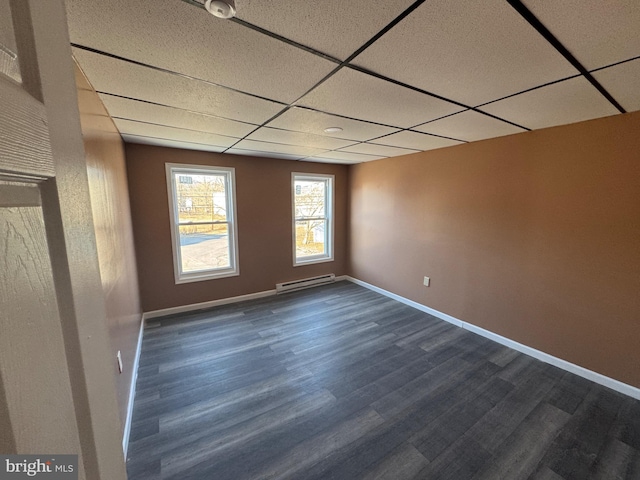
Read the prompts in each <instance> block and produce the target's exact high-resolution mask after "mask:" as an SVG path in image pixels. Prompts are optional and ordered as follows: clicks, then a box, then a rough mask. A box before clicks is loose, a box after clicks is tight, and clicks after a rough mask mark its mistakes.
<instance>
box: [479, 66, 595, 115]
mask: <svg viewBox="0 0 640 480" xmlns="http://www.w3.org/2000/svg"><path fill="white" fill-rule="evenodd" d="M582 76H583V75H582V74H580V73H576V74H575V75H571V76H570V77H565V78H560V79H558V80H553V81H551V82H547V83H543V84H542V85H538V86H536V87H531V88H527V89H526V90H522V91H521V92H517V93H512V94H511V95H506V96H504V97H500V98H496V99H495V100H489V101H488V102H484V103H481V104H479V105H476V107H475V108H482V107H486V106H487V105H490V104H492V103H496V102H500V101H502V100H507V99H508V98H513V97H517V96H518V95H522V94H524V93H529V92H533V91H535V90H538V89H540V88H544V87H550V86H551V85H555V84H557V83H562V82H566V81H567V80H573V79H575V78H579V77H582Z"/></svg>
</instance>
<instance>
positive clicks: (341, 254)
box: [125, 143, 348, 312]
mask: <svg viewBox="0 0 640 480" xmlns="http://www.w3.org/2000/svg"><path fill="white" fill-rule="evenodd" d="M125 147H126V157H127V169H128V176H129V192H130V195H131V209H132V214H133V226H134V233H135V242H136V253H137V258H138V272H139V276H140V295H141V299H142V308H143V310H144V311H145V312H149V311H153V310H160V309H164V308H169V307H177V306H182V305H191V304H194V303H201V302H207V301H211V300H218V299H223V298H228V297H235V296H238V295H246V294H250V293H255V292H262V291H266V290H273V289H274V288H275V284H276V283H278V282H286V281H290V280H297V279H300V278H307V277H310V276H314V275H320V274H325V273H335V274H336V275H344V274H345V273H346V262H347V259H346V243H347V233H346V232H347V223H346V219H347V172H348V169H347V167H346V166H344V165H330V164H319V163H309V162H296V161H291V160H277V159H270V158H258V157H246V156H241V155H222V154H217V153H208V152H198V151H192V150H180V149H173V148H163V147H154V146H148V145H138V144H129V143H127V144H126V145H125ZM166 163H185V164H194V165H215V166H220V167H234V168H235V175H236V203H237V221H238V257H239V266H240V275H239V276H236V277H228V278H221V279H215V280H207V281H202V282H192V283H185V284H180V285H176V284H175V281H174V274H173V256H172V250H171V236H170V230H169V228H170V227H169V210H168V208H169V204H168V196H167V185H166V179H165V164H166ZM291 172H310V173H325V174H333V175H335V186H334V189H335V251H334V261H333V262H326V263H318V264H314V265H305V266H300V267H294V266H293V253H292V224H291V215H292V212H291Z"/></svg>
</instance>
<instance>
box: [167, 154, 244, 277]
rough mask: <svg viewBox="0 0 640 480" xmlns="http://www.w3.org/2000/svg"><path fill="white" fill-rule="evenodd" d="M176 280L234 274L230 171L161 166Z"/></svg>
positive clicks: (235, 260) (232, 172) (232, 173)
mask: <svg viewBox="0 0 640 480" xmlns="http://www.w3.org/2000/svg"><path fill="white" fill-rule="evenodd" d="M167 183H168V187H169V202H170V204H171V214H172V215H171V220H172V225H171V226H172V237H173V244H174V262H175V267H176V268H175V270H176V281H177V282H179V283H180V282H187V281H196V280H204V279H208V278H215V277H224V276H230V275H237V265H236V263H237V247H236V229H235V225H236V224H235V221H234V205H235V197H234V183H235V182H234V171H233V169H229V168H222V167H203V166H197V167H196V166H193V167H192V166H185V165H177V164H168V165H167Z"/></svg>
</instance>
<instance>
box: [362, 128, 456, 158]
mask: <svg viewBox="0 0 640 480" xmlns="http://www.w3.org/2000/svg"><path fill="white" fill-rule="evenodd" d="M401 132H411V133H419V134H420V135H427V136H429V137H435V138H442V139H443V140H452V141H454V142H460V143H469V141H468V140H460V139H459V138H453V137H445V136H442V135H436V134H435V133H427V132H421V131H419V130H409V129H408V128H405V129H404V130H401ZM396 133H400V132H393V133H385V134H384V135H380V136H379V137H375V138H370V139H369V140H367V142H373V141H374V140H378V139H380V138H386V137H389V136H391V135H395V134H396ZM376 145H378V144H377V143H376ZM385 146H387V147H392V146H394V145H385ZM396 148H407V147H397V146H396ZM419 151H420V152H424V150H419Z"/></svg>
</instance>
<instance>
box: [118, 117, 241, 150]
mask: <svg viewBox="0 0 640 480" xmlns="http://www.w3.org/2000/svg"><path fill="white" fill-rule="evenodd" d="M113 121H114V123H115V124H116V127H118V131H119V132H120V133H121V134H129V135H139V136H144V137H152V138H164V139H166V140H178V141H180V142H191V143H203V144H206V145H215V146H217V147H230V146H231V145H233V144H234V143H236V142H237V141H238V139H237V138H233V137H224V136H222V135H216V134H214V133H206V132H195V131H193V130H184V129H181V128H174V127H163V126H161V125H152V124H149V123H141V122H134V121H131V120H119V119H117V118H116V119H114V120H113Z"/></svg>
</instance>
